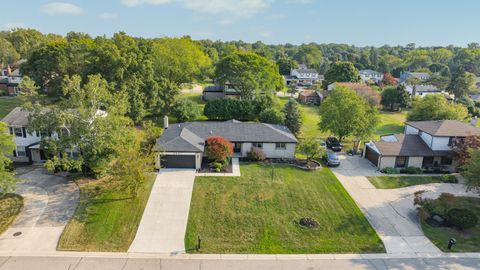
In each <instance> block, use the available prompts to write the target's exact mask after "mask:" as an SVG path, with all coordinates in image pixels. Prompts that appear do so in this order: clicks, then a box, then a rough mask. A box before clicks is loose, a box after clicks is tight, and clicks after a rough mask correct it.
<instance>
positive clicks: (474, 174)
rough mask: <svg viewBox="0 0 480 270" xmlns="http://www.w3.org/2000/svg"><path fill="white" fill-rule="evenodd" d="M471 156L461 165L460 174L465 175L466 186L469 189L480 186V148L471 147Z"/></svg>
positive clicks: (476, 188)
mask: <svg viewBox="0 0 480 270" xmlns="http://www.w3.org/2000/svg"><path fill="white" fill-rule="evenodd" d="M470 156H471V158H470V159H469V160H468V161H467V163H466V164H465V165H463V167H462V169H463V172H462V175H463V177H465V180H466V184H467V187H468V188H469V189H475V190H478V189H479V188H480V177H478V176H479V175H480V150H479V149H471V150H470Z"/></svg>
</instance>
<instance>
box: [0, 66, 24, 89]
mask: <svg viewBox="0 0 480 270" xmlns="http://www.w3.org/2000/svg"><path fill="white" fill-rule="evenodd" d="M22 80H23V76H22V75H20V70H19V69H15V70H13V71H11V70H10V68H7V69H4V70H2V71H1V74H0V90H3V91H5V94H7V95H9V96H13V95H17V94H18V93H20V87H19V85H20V83H21V82H22Z"/></svg>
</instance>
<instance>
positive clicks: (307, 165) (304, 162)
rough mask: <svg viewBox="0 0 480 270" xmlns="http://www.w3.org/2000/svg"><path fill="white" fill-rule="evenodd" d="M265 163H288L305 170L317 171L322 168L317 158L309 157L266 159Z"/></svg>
mask: <svg viewBox="0 0 480 270" xmlns="http://www.w3.org/2000/svg"><path fill="white" fill-rule="evenodd" d="M264 163H265V164H271V163H277V164H288V165H292V166H294V167H297V168H300V169H303V170H309V171H315V170H319V169H321V168H322V165H321V163H320V162H318V161H316V160H308V159H298V158H296V159H269V160H265V161H264Z"/></svg>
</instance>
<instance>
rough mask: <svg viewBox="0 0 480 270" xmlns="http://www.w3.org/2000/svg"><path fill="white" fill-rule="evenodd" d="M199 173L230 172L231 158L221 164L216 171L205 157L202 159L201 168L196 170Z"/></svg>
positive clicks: (231, 170)
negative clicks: (219, 168) (223, 164)
mask: <svg viewBox="0 0 480 270" xmlns="http://www.w3.org/2000/svg"><path fill="white" fill-rule="evenodd" d="M198 172H199V173H232V172H233V168H232V159H230V160H229V162H228V164H227V165H225V166H223V167H222V169H221V170H220V171H219V172H218V171H216V170H215V168H214V167H213V166H212V162H210V161H208V159H207V158H206V157H205V158H203V159H202V168H201V169H200V170H199V171H198Z"/></svg>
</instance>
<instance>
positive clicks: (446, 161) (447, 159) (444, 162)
mask: <svg viewBox="0 0 480 270" xmlns="http://www.w3.org/2000/svg"><path fill="white" fill-rule="evenodd" d="M452 162H453V161H452V158H450V157H442V159H441V161H440V165H452Z"/></svg>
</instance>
